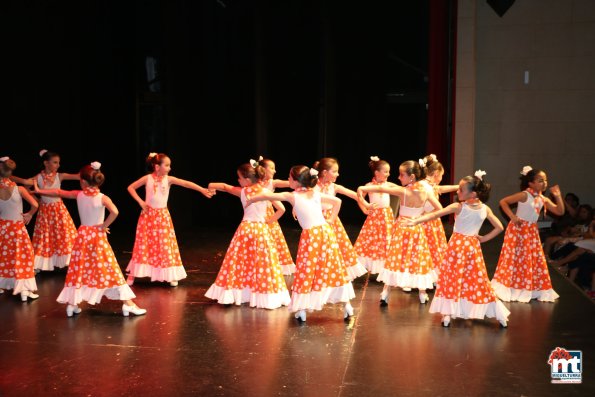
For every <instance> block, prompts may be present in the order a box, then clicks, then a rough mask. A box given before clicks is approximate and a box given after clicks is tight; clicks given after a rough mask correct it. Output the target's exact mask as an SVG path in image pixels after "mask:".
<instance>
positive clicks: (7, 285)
mask: <svg viewBox="0 0 595 397" xmlns="http://www.w3.org/2000/svg"><path fill="white" fill-rule="evenodd" d="M0 289H8V290H10V289H12V290H13V291H12V294H13V295H18V294H20V293H21V292H25V291H37V282H35V277H31V278H25V279H18V280H16V279H14V278H4V277H0Z"/></svg>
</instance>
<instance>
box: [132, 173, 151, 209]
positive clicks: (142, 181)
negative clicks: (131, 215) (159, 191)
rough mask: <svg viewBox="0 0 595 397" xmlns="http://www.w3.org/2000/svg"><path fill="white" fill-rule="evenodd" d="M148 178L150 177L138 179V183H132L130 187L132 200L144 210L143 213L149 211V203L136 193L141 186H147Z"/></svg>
mask: <svg viewBox="0 0 595 397" xmlns="http://www.w3.org/2000/svg"><path fill="white" fill-rule="evenodd" d="M148 177H149V175H145V176H143V177H141V178H139V179H137V180H136V181H134V182H132V183H131V184H130V185H128V193H130V195H131V196H132V198H133V199H134V200H135V201H136V202H137V203H138V205H140V207H141V208H142V209H143V211H144V210H146V209H147V203H146V202H145V200H143V199H141V198H140V196H139V195H138V193H137V192H136V189H138V188H139V187H141V186H144V185H146V184H147V178H148Z"/></svg>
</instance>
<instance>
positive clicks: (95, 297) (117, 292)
mask: <svg viewBox="0 0 595 397" xmlns="http://www.w3.org/2000/svg"><path fill="white" fill-rule="evenodd" d="M104 295H105V297H106V298H108V299H111V300H120V301H127V300H129V299H134V298H136V295H134V292H132V289H130V287H129V286H128V284H123V285H119V286H117V287H113V288H106V289H97V288H89V287H87V286H83V287H81V288H76V287H64V288H63V289H62V292H60V295H59V296H58V299H56V300H57V301H58V302H60V303H68V304H69V305H78V304H79V303H81V302H87V303H89V304H90V305H94V304H96V303H99V302H101V298H102V297H103V296H104Z"/></svg>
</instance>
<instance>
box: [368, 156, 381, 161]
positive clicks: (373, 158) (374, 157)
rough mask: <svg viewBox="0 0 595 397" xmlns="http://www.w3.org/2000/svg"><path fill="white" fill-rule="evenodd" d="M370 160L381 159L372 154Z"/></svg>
mask: <svg viewBox="0 0 595 397" xmlns="http://www.w3.org/2000/svg"><path fill="white" fill-rule="evenodd" d="M370 160H372V161H380V159H379V158H378V156H370Z"/></svg>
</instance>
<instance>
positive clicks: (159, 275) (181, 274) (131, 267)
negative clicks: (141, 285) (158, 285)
mask: <svg viewBox="0 0 595 397" xmlns="http://www.w3.org/2000/svg"><path fill="white" fill-rule="evenodd" d="M126 272H129V273H130V275H131V276H133V277H151V281H165V282H168V283H169V282H172V281H178V280H182V279H184V278H186V277H188V275H187V274H186V270H185V269H184V266H171V267H153V266H151V265H148V264H144V263H136V264H128V267H127V268H126Z"/></svg>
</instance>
